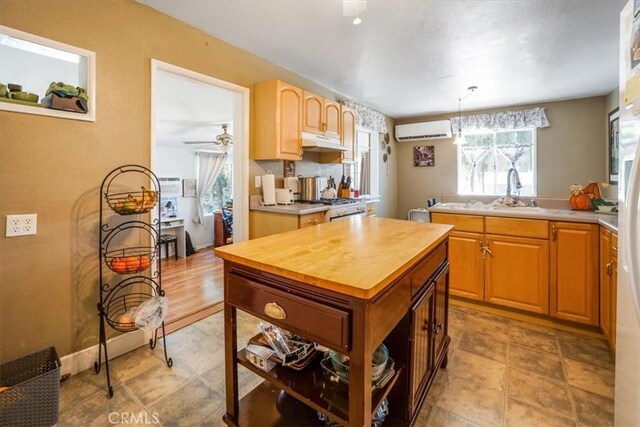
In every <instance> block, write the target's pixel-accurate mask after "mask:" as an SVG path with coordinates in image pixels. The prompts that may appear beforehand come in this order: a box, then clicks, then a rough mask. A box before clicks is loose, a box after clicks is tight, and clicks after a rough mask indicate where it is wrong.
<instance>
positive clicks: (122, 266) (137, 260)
mask: <svg viewBox="0 0 640 427" xmlns="http://www.w3.org/2000/svg"><path fill="white" fill-rule="evenodd" d="M156 253H157V249H156V248H155V247H154V246H137V247H133V248H124V249H113V250H110V251H107V252H105V254H104V260H105V262H106V264H107V266H108V267H109V269H110V270H111V271H113V272H114V273H118V274H132V273H139V272H141V271H145V270H146V269H148V268H149V267H151V264H152V263H153V260H154V259H155V257H156Z"/></svg>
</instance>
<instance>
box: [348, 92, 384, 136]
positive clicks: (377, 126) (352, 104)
mask: <svg viewBox="0 0 640 427" xmlns="http://www.w3.org/2000/svg"><path fill="white" fill-rule="evenodd" d="M340 102H341V103H342V104H344V105H346V106H347V107H349V108H351V109H352V110H354V111H355V112H356V123H357V124H358V125H359V126H362V127H363V128H366V129H370V130H372V131H375V132H378V133H387V122H386V120H385V116H384V114H382V113H380V112H378V111H376V110H374V109H372V108H370V107H367V106H366V105H363V104H360V103H359V102H356V101H352V100H350V99H344V100H342V101H340Z"/></svg>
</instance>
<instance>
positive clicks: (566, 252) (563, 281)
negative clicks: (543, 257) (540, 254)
mask: <svg viewBox="0 0 640 427" xmlns="http://www.w3.org/2000/svg"><path fill="white" fill-rule="evenodd" d="M550 227H551V230H550V231H551V232H550V235H551V257H550V259H551V274H550V282H551V298H550V312H551V316H554V317H557V318H560V319H564V320H570V321H573V322H579V323H585V324H589V325H596V326H597V325H598V324H599V321H600V316H599V301H598V300H599V285H598V279H599V277H598V225H595V224H584V223H575V222H551V223H550Z"/></svg>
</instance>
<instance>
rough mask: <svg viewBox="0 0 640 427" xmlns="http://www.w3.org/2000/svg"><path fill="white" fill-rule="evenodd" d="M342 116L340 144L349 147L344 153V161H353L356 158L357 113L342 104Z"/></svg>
mask: <svg viewBox="0 0 640 427" xmlns="http://www.w3.org/2000/svg"><path fill="white" fill-rule="evenodd" d="M340 116H341V118H342V127H341V133H340V144H342V146H343V147H345V148H347V150H346V151H344V152H343V153H342V162H343V163H353V162H354V161H355V158H356V113H355V111H353V110H352V109H351V108H349V107H345V106H344V105H341V106H340Z"/></svg>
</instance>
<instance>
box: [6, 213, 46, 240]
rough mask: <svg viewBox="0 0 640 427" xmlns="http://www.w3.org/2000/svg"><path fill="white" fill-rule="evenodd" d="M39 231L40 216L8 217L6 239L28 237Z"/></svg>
mask: <svg viewBox="0 0 640 427" xmlns="http://www.w3.org/2000/svg"><path fill="white" fill-rule="evenodd" d="M37 229H38V215H37V214H25V215H7V227H6V230H5V236H6V237H16V236H28V235H30V234H36V231H37Z"/></svg>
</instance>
